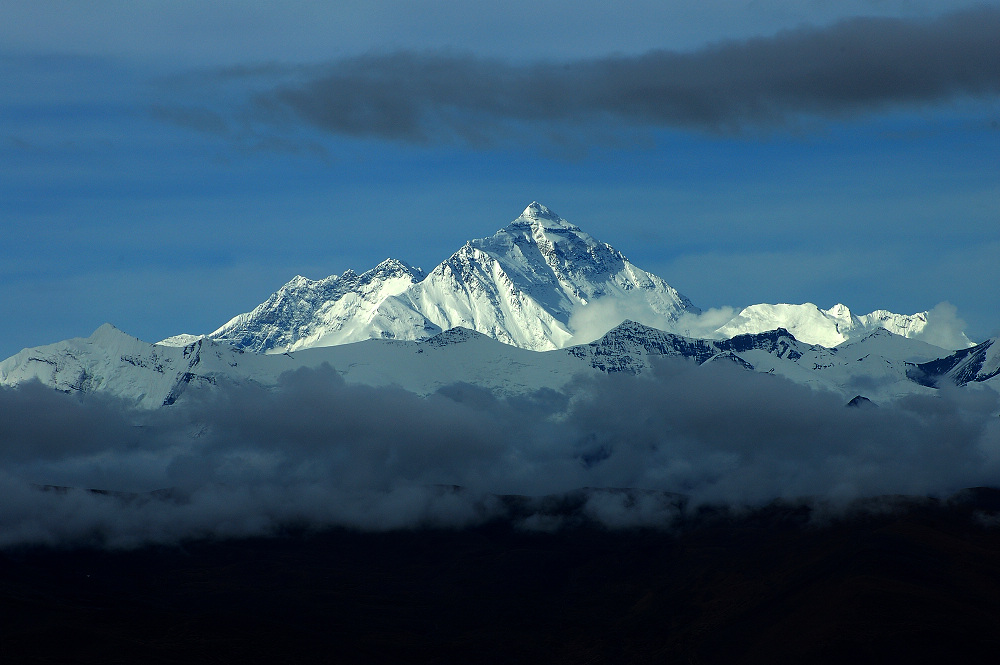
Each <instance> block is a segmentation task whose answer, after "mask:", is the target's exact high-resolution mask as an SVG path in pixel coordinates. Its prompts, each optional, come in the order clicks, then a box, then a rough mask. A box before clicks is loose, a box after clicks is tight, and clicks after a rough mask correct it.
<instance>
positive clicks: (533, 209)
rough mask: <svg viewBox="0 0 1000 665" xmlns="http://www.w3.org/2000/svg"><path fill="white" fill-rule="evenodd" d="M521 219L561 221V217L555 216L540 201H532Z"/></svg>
mask: <svg viewBox="0 0 1000 665" xmlns="http://www.w3.org/2000/svg"><path fill="white" fill-rule="evenodd" d="M521 217H528V218H530V219H538V218H541V219H552V220H556V219H559V215H557V214H555V213H554V212H552V211H551V210H549V209H548V208H547V207H545V206H543V205H542V204H541V203H539V202H538V201H532V202H531V203H530V204H528V207H527V208H525V209H524V212H522V213H521Z"/></svg>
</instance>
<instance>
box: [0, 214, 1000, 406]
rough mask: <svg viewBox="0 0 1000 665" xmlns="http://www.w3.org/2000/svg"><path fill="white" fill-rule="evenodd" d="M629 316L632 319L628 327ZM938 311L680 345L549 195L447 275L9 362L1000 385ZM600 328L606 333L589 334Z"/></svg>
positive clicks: (615, 254)
mask: <svg viewBox="0 0 1000 665" xmlns="http://www.w3.org/2000/svg"><path fill="white" fill-rule="evenodd" d="M593 312H598V313H599V316H595V315H593ZM622 313H626V314H628V315H629V316H630V317H631V318H629V319H627V320H625V321H621V320H620V319H618V320H615V317H616V316H621V315H622ZM928 315H929V313H928V312H920V313H917V314H913V315H900V314H893V313H891V312H888V311H884V310H877V311H875V312H872V313H871V314H867V315H864V316H855V315H853V314H851V312H850V310H849V309H848V308H847V307H846V306H844V305H840V304H838V305H836V306H834V307H832V308H830V309H828V310H822V309H820V308H818V307H816V306H815V305H812V304H811V303H806V304H803V305H787V304H781V305H766V304H760V305H754V306H751V307H747V308H745V309H743V310H742V311H741V312H740V313H739V314H737V315H736V316H735V317H733V318H732V319H731V320H730V321H729V322H727V323H726V324H724V325H723V326H721V327H718V328H716V329H715V330H712V331H709V334H707V335H704V336H702V337H700V338H699V337H692V336H689V335H685V334H680V332H681V331H684V332H686V331H687V330H688V329H689V328H690V327H692V326H695V327H697V326H698V325H699V324H700V310H699V309H698V308H697V307H695V306H694V305H693V304H692V303H691V301H690V300H689V299H688V298H686V297H685V296H683V295H681V294H680V293H679V292H678V291H677V290H676V289H674V288H673V287H671V286H670V285H669V284H667V283H666V282H665V281H664V280H663V279H661V278H660V277H657V276H656V275H653V274H651V273H648V272H646V271H644V270H642V269H640V268H638V267H636V266H634V265H633V264H632V263H631V262H630V261H629V260H628V259H627V258H626V257H625V256H624V255H623V254H621V252H619V251H617V250H616V249H614V248H613V247H611V245H608V244H607V243H602V242H599V241H597V240H595V239H594V238H593V237H592V236H590V235H589V234H587V233H585V232H584V231H582V230H581V229H580V228H579V227H577V226H575V225H573V224H571V223H569V222H568V221H566V220H565V219H562V218H561V217H559V216H558V215H556V214H555V213H553V212H552V211H551V210H549V209H548V208H546V207H545V206H543V205H541V204H539V203H537V202H535V203H532V204H531V205H529V206H528V207H527V208H526V209H525V211H524V212H523V213H522V214H521V215H520V216H519V217H518V218H517V219H515V220H514V221H513V222H511V223H510V224H508V225H507V226H506V227H504V228H502V229H500V230H499V231H497V233H495V234H494V235H493V236H490V237H488V238H483V239H478V240H472V241H470V242H468V243H466V244H465V245H464V246H463V247H462V248H461V249H459V250H458V251H457V252H455V253H454V254H452V255H451V256H450V257H449V258H448V259H446V260H445V261H443V262H442V263H441V264H439V265H438V266H436V267H435V268H434V269H433V270H431V271H430V272H429V273H424V272H423V271H422V270H420V269H419V268H415V267H412V266H410V265H408V264H406V263H404V262H402V261H399V260H395V259H387V260H386V261H383V262H382V263H380V264H379V265H378V266H376V267H375V268H373V269H372V270H369V271H367V272H364V273H361V274H358V273H355V272H353V271H350V270H348V271H346V272H344V273H343V274H341V275H339V276H337V275H333V276H330V277H327V278H325V279H322V280H318V281H313V280H309V279H306V278H305V277H301V276H297V277H295V278H293V279H292V280H291V281H289V282H288V283H287V284H285V285H284V286H282V287H281V288H280V289H279V290H278V291H277V292H275V293H274V294H273V295H272V296H271V297H270V298H268V299H267V300H266V301H265V302H264V303H262V304H260V305H259V306H258V307H256V308H254V309H253V310H252V311H250V312H247V313H244V314H240V315H238V316H236V317H233V318H231V319H230V320H229V321H228V322H227V323H225V324H224V325H222V326H221V327H219V328H218V329H217V330H215V331H214V332H212V333H210V334H208V335H178V336H175V337H172V338H168V339H165V340H162V341H161V342H159V343H156V344H150V343H147V342H143V341H141V340H138V339H135V338H133V337H130V336H128V335H126V334H125V333H123V332H121V331H120V330H118V329H117V328H115V327H114V326H112V325H110V324H105V325H104V326H101V327H100V328H99V329H98V330H97V331H95V332H94V334H93V335H91V336H90V337H88V338H77V339H72V340H66V341H63V342H58V343H56V344H51V345H47V346H42V347H35V348H30V349H25V350H23V351H21V352H20V353H18V354H17V355H15V356H13V357H11V358H8V359H7V360H5V361H3V362H2V363H0V384H2V385H9V386H10V385H18V384H20V383H23V382H25V381H30V380H38V381H40V382H41V383H43V384H45V385H48V386H51V387H53V388H55V389H57V390H61V391H64V392H85V393H86V392H100V393H108V394H113V395H116V396H118V397H121V398H124V399H126V400H128V401H131V402H134V403H136V404H137V405H141V406H143V407H147V408H153V407H158V406H162V405H170V404H172V403H174V402H175V401H177V399H179V398H181V396H182V395H183V394H184V393H185V392H186V391H187V390H188V389H189V388H191V387H192V386H195V387H197V386H212V385H215V384H217V383H219V382H226V381H229V382H245V381H250V382H253V383H257V384H261V385H274V384H276V383H277V381H278V377H279V376H280V375H281V374H282V373H283V372H286V371H289V370H293V369H296V368H298V367H303V366H308V367H316V366H319V365H322V364H324V363H326V364H329V365H330V366H331V367H333V368H335V369H336V370H337V371H338V372H339V373H340V374H341V375H342V376H343V377H344V378H345V379H346V380H347V381H349V382H354V383H362V384H368V385H390V384H396V385H400V386H401V387H403V388H406V389H408V390H411V391H414V392H416V393H419V394H429V393H431V392H433V391H435V390H437V389H439V388H441V387H442V386H444V385H448V384H451V383H455V382H465V383H470V384H474V385H478V386H481V387H484V388H488V389H490V390H493V391H496V392H499V393H501V394H507V395H512V394H518V393H526V392H530V391H534V390H538V389H541V388H551V389H560V388H562V387H563V386H565V385H566V384H567V383H568V382H569V381H571V380H572V379H573V378H574V377H576V376H579V375H581V374H587V373H592V372H611V373H613V372H628V373H632V374H640V373H642V372H644V371H647V370H648V369H649V368H650V367H651V366H653V365H654V364H655V363H656V361H657V359H658V358H663V357H682V358H687V359H690V360H693V361H695V362H697V363H699V364H703V363H710V362H730V363H733V364H736V365H737V366H740V367H743V368H745V369H747V370H753V371H757V372H761V373H767V374H777V375H781V376H784V377H786V378H788V379H790V380H792V381H795V382H797V383H803V384H807V385H811V386H814V387H817V388H822V389H825V390H832V391H835V392H839V393H841V394H842V395H843V396H844V397H845V399H850V398H851V397H853V396H855V395H860V394H862V393H864V396H865V397H866V398H868V399H870V400H874V401H875V402H881V401H887V400H892V399H895V398H897V397H900V396H902V395H906V394H911V393H919V392H928V391H934V390H935V389H936V387H937V386H938V385H939V384H941V383H942V382H944V383H947V384H949V385H950V384H958V385H965V384H969V383H973V384H977V385H989V386H992V387H994V388H997V387H998V386H1000V379H996V377H997V375H998V374H1000V345H994V342H995V340H992V339H991V340H987V341H985V342H983V343H981V344H978V345H973V344H972V343H971V342H968V340H967V339H966V338H965V337H964V336H962V337H961V338H960V340H959V341H960V343H962V345H963V348H960V349H958V350H952V349H945V348H942V347H940V346H935V345H933V344H929V343H927V342H926V341H923V340H922V337H923V336H924V334H925V333H926V331H927V326H928ZM633 319H634V320H633ZM608 321H610V322H611V323H610V324H608V325H605V326H604V329H603V330H601V329H600V328H595V325H596V326H600V325H601V324H602V323H606V322H608ZM581 322H582V323H581ZM650 324H651V325H650ZM611 326H614V327H611ZM608 327H611V329H610V330H607V328H608ZM585 328H589V329H590V330H591V331H593V330H595V329H597V330H598V332H599V333H603V334H601V335H599V336H598V337H597V339H593V340H592V339H587V338H586V336H587V335H585V331H584V329H585ZM605 330H607V332H604V331H605Z"/></svg>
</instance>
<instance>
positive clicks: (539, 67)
mask: <svg viewBox="0 0 1000 665" xmlns="http://www.w3.org/2000/svg"><path fill="white" fill-rule="evenodd" d="M998 33H1000V9H996V8H988V7H984V8H979V9H975V10H965V11H961V12H956V13H952V14H947V15H944V16H940V17H937V18H934V19H913V18H909V19H907V18H884V17H880V18H873V17H866V18H854V19H849V20H845V21H841V22H839V23H836V24H834V25H832V26H827V27H803V28H799V29H795V30H785V31H782V32H779V33H778V34H776V35H774V36H770V37H760V38H755V39H749V40H746V41H739V42H736V41H730V42H723V43H719V44H714V45H710V46H707V47H705V48H702V49H700V50H696V51H692V52H674V51H668V50H655V51H649V52H647V53H645V54H642V55H637V56H610V57H603V58H596V59H586V60H576V61H569V62H555V61H539V62H534V63H529V64H515V63H511V62H507V61H503V60H500V59H488V58H480V57H475V56H472V55H468V54H457V53H451V52H440V51H438V52H397V53H391V54H372V55H365V56H360V57H352V58H346V59H342V60H338V61H334V62H330V63H327V64H324V65H308V66H305V65H303V66H280V65H274V64H272V65H267V66H264V67H260V68H240V69H233V70H227V71H226V72H223V73H219V74H217V75H215V76H208V77H207V78H210V79H213V80H214V81H215V82H216V83H218V82H220V81H229V82H232V81H233V80H236V79H239V80H242V81H243V82H244V84H247V83H248V81H247V79H248V78H249V79H257V80H256V81H255V82H254V83H253V84H252V86H251V87H254V88H255V90H256V92H254V93H252V101H251V102H250V108H249V109H247V110H246V114H245V116H244V117H243V120H242V122H249V123H250V124H251V125H257V124H260V125H265V126H267V125H269V126H272V127H275V126H277V127H283V128H285V129H293V128H295V127H312V128H314V129H319V130H322V131H324V132H329V133H332V134H336V135H345V136H352V137H365V138H376V139H384V140H393V141H402V142H412V143H429V142H437V141H441V140H448V141H455V140H457V141H459V142H461V143H464V144H469V145H482V144H491V143H494V142H496V141H498V140H501V139H503V138H504V137H505V136H507V135H509V134H510V133H511V132H512V131H513V132H517V131H519V130H523V129H524V128H532V127H534V128H541V129H542V130H543V131H545V128H548V130H549V131H550V133H555V131H554V130H555V129H556V128H559V129H560V130H566V129H567V128H571V127H576V126H580V127H582V126H592V125H593V123H597V124H598V125H601V124H602V123H603V125H604V126H610V127H619V128H620V127H622V126H624V127H632V128H658V127H659V128H663V127H667V128H681V129H694V130H700V131H707V132H713V133H724V134H735V133H741V132H744V131H749V130H754V131H756V130H760V129H764V130H767V129H773V128H779V127H785V126H789V125H794V124H795V123H797V122H798V121H800V120H801V119H802V118H806V117H818V118H823V119H832V118H843V117H851V116H855V115H861V114H870V113H873V112H878V111H880V110H884V109H886V108H892V107H897V106H905V105H925V104H940V103H945V102H950V101H953V100H957V99H962V98H967V97H992V96H995V95H996V94H997V93H998V92H1000V42H998V40H997V39H996V35H997V34H998ZM202 82H203V83H204V82H206V80H205V79H204V78H203V79H202ZM158 113H159V114H160V115H161V116H162V117H167V118H168V117H170V116H171V114H172V115H174V116H176V117H177V118H178V121H185V122H186V123H187V124H189V125H190V124H197V125H206V126H210V127H211V129H212V131H218V129H219V118H220V117H221V116H216V115H213V114H212V113H211V112H207V111H197V112H196V111H194V110H192V109H179V110H175V111H173V112H171V111H169V110H164V109H163V108H159V110H158Z"/></svg>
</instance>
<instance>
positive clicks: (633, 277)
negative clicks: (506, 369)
mask: <svg viewBox="0 0 1000 665" xmlns="http://www.w3.org/2000/svg"><path fill="white" fill-rule="evenodd" d="M603 298H609V299H612V300H624V299H627V300H628V301H629V302H630V303H631V305H632V307H638V308H639V310H640V311H643V312H647V313H648V316H649V317H651V318H653V319H654V320H657V321H663V322H666V323H669V322H671V321H676V320H677V319H678V318H679V317H680V316H681V315H683V314H697V313H698V312H699V310H698V308H696V307H695V306H694V305H692V304H691V301H690V300H688V299H687V298H685V297H684V296H683V295H681V294H680V293H678V292H677V290H676V289H674V288H673V287H671V286H670V285H669V284H667V283H666V282H665V281H663V280H662V279H661V278H659V277H657V276H656V275H653V274H650V273H648V272H646V271H644V270H641V269H640V268H638V267H636V266H634V265H633V264H632V263H631V262H629V260H628V259H627V258H625V256H624V255H623V254H622V253H621V252H619V251H618V250H616V249H614V248H613V247H612V246H611V245H609V244H607V243H603V242H599V241H597V240H595V239H594V238H593V237H592V236H590V235H589V234H587V233H585V232H584V231H582V230H580V228H579V227H578V226H575V225H573V224H571V223H569V222H568V221H566V220H565V219H563V218H562V217H560V216H558V215H557V214H555V213H554V212H552V211H551V210H549V209H548V208H546V207H545V206H543V205H541V204H540V203H538V202H533V203H532V204H531V205H529V206H528V207H527V208H525V210H524V212H523V213H522V214H521V216H520V217H518V218H517V219H515V220H514V221H513V222H511V223H510V224H508V225H507V226H506V227H504V228H502V229H500V230H499V231H497V232H496V233H495V234H494V235H493V236H490V237H488V238H480V239H478V240H472V241H469V242H467V243H466V244H465V246H463V247H462V248H461V249H459V250H458V251H457V252H455V253H454V254H452V255H451V256H450V257H449V258H448V259H446V260H445V261H443V262H442V263H441V264H439V265H438V266H437V267H435V268H434V269H433V270H432V271H431V272H430V273H428V274H426V275H425V274H424V273H423V272H422V271H421V270H420V269H419V268H413V267H411V266H409V265H407V264H405V263H403V262H402V261H397V260H395V259H387V260H386V261H383V262H382V263H381V264H379V265H378V266H377V267H376V268H374V269H372V270H369V271H368V272H365V273H363V274H361V275H357V274H355V273H354V272H353V271H347V272H345V273H344V274H343V275H340V276H336V275H333V276H330V277H327V278H326V279H322V280H318V281H312V280H308V279H306V278H304V277H301V276H298V277H295V278H294V279H292V280H291V281H289V282H288V283H287V284H285V285H284V286H283V287H281V288H280V289H279V290H278V291H277V292H276V293H274V294H273V295H272V296H271V297H270V298H268V299H267V300H266V301H265V302H263V303H262V304H260V305H259V306H257V307H256V308H254V309H253V310H252V311H250V312H247V313H245V314H240V315H238V316H236V317H234V318H232V319H231V320H230V321H229V322H227V323H226V324H225V325H223V326H221V327H220V328H219V329H218V330H215V331H214V332H212V333H210V334H209V335H208V337H211V338H213V339H215V340H218V341H222V342H225V343H228V344H232V345H233V346H235V347H237V348H240V349H245V350H248V351H253V352H256V353H280V352H283V351H295V350H298V349H303V348H310V347H319V346H333V345H337V344H345V343H349V342H357V341H361V340H365V339H398V340H418V339H426V338H428V337H431V336H433V335H435V334H437V333H439V332H441V331H443V330H447V329H449V328H455V327H464V328H468V329H470V330H475V331H478V332H481V333H483V334H485V335H488V336H489V337H492V338H494V339H497V340H500V341H501V342H504V343H506V344H510V345H513V346H517V347H520V348H524V349H532V350H535V351H544V350H548V349H556V348H562V347H564V346H566V345H567V344H569V343H571V342H572V341H573V340H574V332H575V331H574V329H573V325H572V323H571V318H572V317H573V315H574V314H575V313H576V312H578V311H580V310H581V308H584V307H586V306H587V305H588V304H590V303H593V302H595V301H598V300H601V299H603ZM616 323H617V322H616ZM602 332H603V331H602ZM193 339H196V337H193V336H178V337H176V338H169V339H167V340H164V341H163V342H161V344H165V345H185V344H188V343H190V342H191V341H192V340H193Z"/></svg>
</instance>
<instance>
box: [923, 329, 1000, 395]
mask: <svg viewBox="0 0 1000 665" xmlns="http://www.w3.org/2000/svg"><path fill="white" fill-rule="evenodd" d="M996 342H997V338H995V337H994V338H992V339H988V340H986V341H985V342H983V343H981V344H977V345H975V346H973V347H971V348H968V349H961V350H959V351H956V352H955V353H953V354H951V355H950V356H946V357H944V358H939V359H937V360H932V361H930V362H924V363H917V364H915V365H914V366H913V367H912V368H911V369H910V371H909V373H908V375H909V377H910V378H911V379H913V380H914V381H916V382H917V383H920V384H922V385H925V386H931V387H938V386H941V385H948V384H954V385H957V386H964V385H968V384H969V383H984V382H990V384H991V385H996V386H997V387H1000V378H997V377H1000V344H997V343H996Z"/></svg>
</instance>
